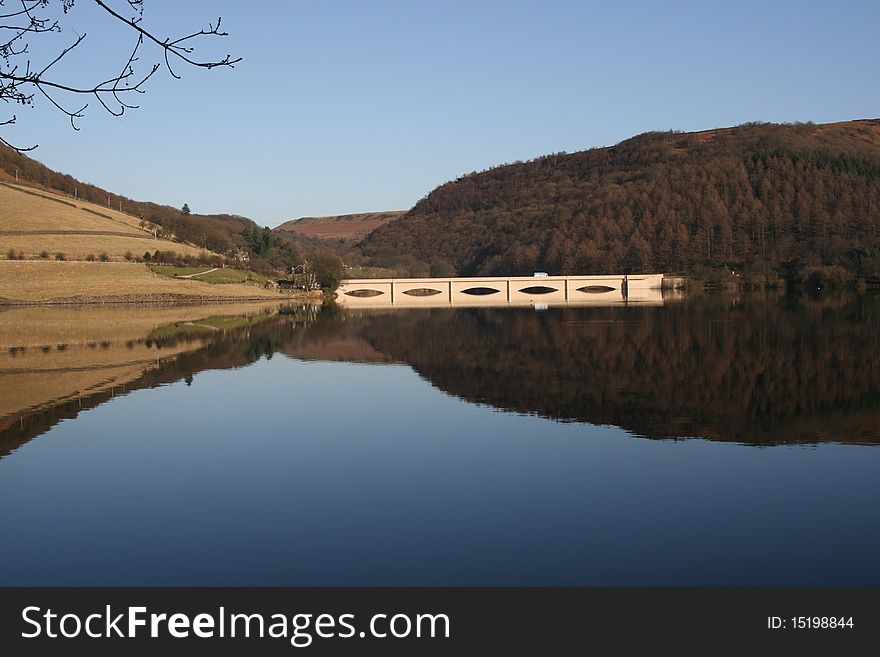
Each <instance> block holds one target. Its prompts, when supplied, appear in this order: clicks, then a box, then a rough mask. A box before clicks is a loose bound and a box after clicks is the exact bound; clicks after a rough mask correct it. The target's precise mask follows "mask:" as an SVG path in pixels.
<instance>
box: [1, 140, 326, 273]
mask: <svg viewBox="0 0 880 657" xmlns="http://www.w3.org/2000/svg"><path fill="white" fill-rule="evenodd" d="M0 181H2V182H7V183H18V184H19V186H26V188H27V189H30V190H31V191H34V192H37V193H46V192H54V193H56V194H58V195H60V196H61V197H62V199H64V200H67V201H69V202H71V203H74V204H75V205H85V204H92V205H91V206H89V207H91V208H92V209H94V208H98V211H99V212H101V213H102V214H106V215H111V216H113V217H117V218H118V217H119V215H122V216H123V217H127V218H128V220H130V219H134V225H135V227H138V225H139V223H140V221H144V222H145V226H146V227H147V228H148V229H150V230H151V232H153V230H154V232H155V234H156V235H158V236H159V237H165V238H169V239H173V240H174V241H175V242H179V243H188V244H192V245H195V247H197V250H200V249H206V250H208V251H213V252H214V253H217V254H219V255H222V256H224V257H227V258H230V259H233V260H235V261H237V262H240V263H241V264H244V265H245V266H247V267H249V268H251V269H255V270H257V271H262V272H269V271H271V270H273V269H276V270H286V269H289V268H290V267H292V266H293V265H296V264H299V263H300V262H302V259H303V257H305V256H306V255H309V254H311V253H312V252H314V251H315V250H316V248H317V247H316V246H315V245H314V244H312V243H309V242H308V241H307V240H304V239H301V238H299V236H298V235H296V234H295V233H280V234H276V233H273V232H272V231H271V230H270V229H269V228H268V227H261V226H259V225H258V224H257V223H256V222H255V221H253V220H251V219H248V218H247V217H241V216H238V215H228V214H220V215H199V214H187V213H184V212H183V211H181V210H180V209H177V208H173V207H170V206H167V205H160V204H157V203H152V202H149V201H135V200H133V199H130V198H128V197H126V196H122V195H120V194H115V193H113V192H110V191H107V190H105V189H102V188H101V187H98V186H96V185H92V184H89V183H83V182H81V181H79V180H77V179H76V178H74V177H72V176H70V175H68V174H64V173H59V172H57V171H53V170H52V169H50V168H48V167H47V166H45V165H43V164H42V163H40V162H37V161H36V160H33V159H31V158H29V157H27V156H26V155H23V154H22V153H18V152H16V151H15V150H13V149H11V148H8V147H6V146H4V145H2V144H0ZM111 209H112V210H111ZM124 221H125V220H124ZM6 248H9V247H6ZM71 248H74V247H71ZM154 248H157V247H154ZM186 250H187V249H185V248H183V247H181V248H179V249H177V251H179V252H183V251H186ZM3 251H4V253H5V251H6V249H3ZM132 251H133V253H137V251H136V250H134V249H132ZM96 255H97V254H96Z"/></svg>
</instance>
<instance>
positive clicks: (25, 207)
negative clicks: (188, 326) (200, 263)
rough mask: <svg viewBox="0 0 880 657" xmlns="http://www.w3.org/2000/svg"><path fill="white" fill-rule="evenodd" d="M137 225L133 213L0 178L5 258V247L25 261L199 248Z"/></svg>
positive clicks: (0, 242) (1, 254)
mask: <svg viewBox="0 0 880 657" xmlns="http://www.w3.org/2000/svg"><path fill="white" fill-rule="evenodd" d="M138 223H139V219H138V218H136V217H132V216H131V215H127V214H125V213H123V212H117V211H115V210H111V209H109V208H104V207H101V206H98V205H94V204H93V203H85V202H83V201H78V200H74V199H70V198H67V197H64V196H62V195H58V194H51V193H50V192H46V191H43V190H33V189H29V188H27V187H21V186H15V185H11V184H9V183H7V182H0V258H6V254H7V252H8V251H9V249H12V250H14V251H15V252H16V253H18V252H22V253H23V254H24V257H25V258H26V259H35V258H37V257H38V256H39V254H40V253H42V252H44V251H45V252H46V253H48V254H49V257H51V258H54V257H55V254H56V253H63V254H64V255H65V257H66V258H67V259H68V260H82V259H85V258H86V257H87V256H89V255H94V256H95V257H99V256H100V255H101V254H102V253H106V254H107V256H108V257H109V258H110V260H114V261H121V260H124V259H125V254H126V253H127V252H130V253H131V254H132V255H134V256H141V255H143V254H144V251H150V252H153V251H156V250H157V249H159V250H161V251H174V252H175V253H179V254H181V255H193V256H197V255H199V254H200V253H203V252H204V251H203V250H202V249H199V248H197V247H195V246H191V245H189V244H180V243H178V242H172V241H170V240H161V239H160V240H157V239H155V238H154V237H153V234H152V233H151V232H149V231H146V230H143V229H141V228H139V227H138ZM102 233H103V234H102ZM107 233H112V234H107Z"/></svg>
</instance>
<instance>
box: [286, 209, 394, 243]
mask: <svg viewBox="0 0 880 657" xmlns="http://www.w3.org/2000/svg"><path fill="white" fill-rule="evenodd" d="M404 214H406V212H405V211H403V210H392V211H388V212H363V213H361V214H341V215H337V216H330V217H302V218H301V219H296V220H294V221H285V222H284V223H283V224H281V225H280V226H278V227H276V228H275V230H278V231H287V232H291V233H299V234H300V235H306V236H308V237H317V238H318V239H322V240H346V241H349V242H352V243H355V244H356V243H358V242H360V241H361V240H363V239H364V238H365V237H366V236H367V235H369V234H370V233H371V232H372V231H374V230H376V229H377V228H378V227H379V226H382V225H384V224H387V223H388V222H389V221H394V220H395V219H399V218H400V217H402V216H403V215H404Z"/></svg>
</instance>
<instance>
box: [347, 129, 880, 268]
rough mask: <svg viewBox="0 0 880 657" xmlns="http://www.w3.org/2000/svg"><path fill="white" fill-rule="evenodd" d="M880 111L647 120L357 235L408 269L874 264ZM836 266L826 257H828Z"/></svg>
mask: <svg viewBox="0 0 880 657" xmlns="http://www.w3.org/2000/svg"><path fill="white" fill-rule="evenodd" d="M878 224H880V120H862V121H851V122H846V123H835V124H827V125H813V124H795V125H776V124H746V125H743V126H739V127H736V128H729V129H720V130H711V131H706V132H697V133H675V132H655V133H646V134H643V135H639V136H637V137H633V138H632V139H628V140H626V141H623V142H621V143H620V144H618V145H616V146H613V147H609V148H597V149H592V150H588V151H583V152H579V153H571V154H565V153H560V154H554V155H548V156H546V157H541V158H538V159H536V160H533V161H530V162H524V163H523V162H518V163H514V164H509V165H505V166H500V167H497V168H494V169H490V170H488V171H484V172H481V173H473V174H470V175H467V176H463V177H461V178H459V179H458V180H455V181H454V182H450V183H447V184H445V185H442V186H440V187H438V188H437V189H435V190H434V191H433V192H431V193H430V194H428V196H426V197H425V198H423V199H422V200H421V201H419V202H418V203H417V204H416V205H415V207H413V208H412V210H410V211H409V212H408V213H407V214H406V215H404V217H403V218H401V219H400V220H398V221H395V222H392V223H390V224H388V225H386V226H382V227H380V228H378V229H377V230H376V231H374V232H373V233H372V234H371V235H370V236H369V237H368V238H367V240H366V241H365V242H364V243H363V245H362V247H361V252H362V254H363V255H364V257H365V259H366V262H367V263H368V264H373V265H405V266H407V267H408V268H409V270H410V273H411V274H412V275H420V274H421V275H424V274H428V273H430V274H434V275H444V274H450V273H458V274H462V275H484V274H485V275H489V274H508V275H516V274H520V275H522V274H530V273H531V272H533V271H535V270H541V271H548V272H552V273H562V274H569V273H584V274H586V273H604V272H622V273H625V272H637V271H638V272H648V271H664V272H690V273H694V272H696V273H707V272H713V271H727V272H728V273H729V272H730V271H736V272H737V273H738V274H744V275H746V276H756V277H761V276H767V277H771V278H772V277H777V276H778V277H784V278H787V279H789V280H796V279H799V278H803V277H805V276H809V275H811V272H812V274H815V273H816V271H817V270H819V268H825V269H824V272H825V273H828V272H831V273H832V274H834V273H838V274H840V273H843V272H842V271H841V269H837V268H842V269H844V270H846V272H847V273H848V274H852V275H856V276H859V277H863V278H870V277H872V276H877V275H878V274H880V229H878ZM829 268H830V269H829Z"/></svg>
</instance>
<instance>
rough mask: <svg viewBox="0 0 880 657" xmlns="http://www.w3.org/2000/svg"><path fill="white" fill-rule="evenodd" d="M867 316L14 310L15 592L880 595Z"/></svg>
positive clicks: (5, 381) (878, 373) (852, 312)
mask: <svg viewBox="0 0 880 657" xmlns="http://www.w3.org/2000/svg"><path fill="white" fill-rule="evenodd" d="M190 315H192V316H190ZM878 322H880V300H878V298H876V297H862V298H851V299H818V300H816V299H802V300H791V299H784V298H781V299H770V300H767V299H763V298H749V297H745V298H731V297H721V298H709V299H697V300H691V301H686V302H682V303H675V304H667V305H665V306H660V307H633V306H629V307H624V306H618V307H607V308H596V307H591V308H571V307H568V308H550V309H547V310H544V311H536V310H534V309H530V308H481V309H480V308H473V309H450V308H443V309H433V310H430V309H418V310H416V309H413V310H358V311H355V310H351V311H348V310H342V309H337V308H334V307H327V308H324V309H314V308H284V309H282V312H280V313H279V312H278V309H249V310H248V311H247V312H245V311H244V310H242V309H237V308H236V307H235V306H230V307H227V308H225V309H219V310H216V311H213V310H211V311H209V310H207V309H174V310H170V309H137V310H128V311H125V310H120V309H114V310H112V311H105V310H99V309H94V310H82V309H79V310H74V309H27V310H7V311H5V312H0V347H2V352H0V499H2V500H3V504H2V505H0V537H2V540H0V584H4V585H39V584H48V585H78V584H82V585H101V584H104V585H196V584H201V585H248V584H250V585H765V584H770V585H788V584H794V585H806V584H828V585H880V563H878V560H877V554H880V514H878V513H877V500H878V499H880V449H878V447H877V444H878V443H880V344H878V342H880V337H878V336H880V332H878V326H880V323H878Z"/></svg>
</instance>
